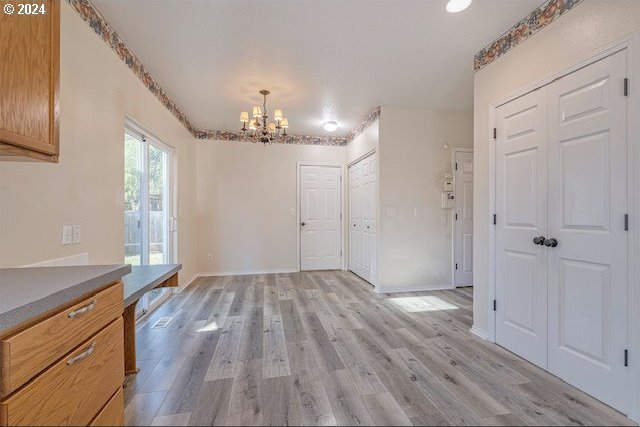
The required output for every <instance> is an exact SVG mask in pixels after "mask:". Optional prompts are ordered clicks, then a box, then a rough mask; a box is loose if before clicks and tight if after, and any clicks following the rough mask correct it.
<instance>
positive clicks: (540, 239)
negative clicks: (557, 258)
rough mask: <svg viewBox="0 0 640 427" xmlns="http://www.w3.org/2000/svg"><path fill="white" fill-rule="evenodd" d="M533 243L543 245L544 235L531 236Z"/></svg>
mask: <svg viewBox="0 0 640 427" xmlns="http://www.w3.org/2000/svg"><path fill="white" fill-rule="evenodd" d="M533 244H534V245H544V236H538V237H534V238H533Z"/></svg>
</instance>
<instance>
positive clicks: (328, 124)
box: [322, 121, 338, 132]
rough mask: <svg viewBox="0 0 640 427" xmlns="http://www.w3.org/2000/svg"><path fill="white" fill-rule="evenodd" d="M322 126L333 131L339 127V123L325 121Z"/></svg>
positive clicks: (328, 130)
mask: <svg viewBox="0 0 640 427" xmlns="http://www.w3.org/2000/svg"><path fill="white" fill-rule="evenodd" d="M322 127H323V128H324V130H326V131H327V132H333V131H335V130H336V129H338V123H336V122H333V121H331V122H324V125H322Z"/></svg>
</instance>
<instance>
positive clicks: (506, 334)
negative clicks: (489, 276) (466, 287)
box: [496, 88, 547, 368]
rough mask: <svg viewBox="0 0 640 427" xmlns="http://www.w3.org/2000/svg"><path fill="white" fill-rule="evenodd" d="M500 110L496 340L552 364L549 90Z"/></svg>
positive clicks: (531, 358)
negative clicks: (547, 242) (546, 239)
mask: <svg viewBox="0 0 640 427" xmlns="http://www.w3.org/2000/svg"><path fill="white" fill-rule="evenodd" d="M546 91H547V90H546V88H542V89H538V90H536V91H534V92H531V93H529V94H527V95H525V96H523V97H521V98H518V99H516V100H514V101H511V102H509V103H507V104H505V105H503V106H501V107H499V108H498V109H497V110H496V113H497V141H496V143H497V146H496V148H497V150H496V151H497V159H496V183H497V185H496V210H497V221H496V223H497V224H496V302H497V307H496V342H497V343H498V344H500V345H501V346H503V347H505V348H508V349H509V350H511V351H513V352H514V353H516V354H518V355H520V356H522V357H524V358H525V359H527V360H529V361H530V362H532V363H535V364H536V365H538V366H540V367H543V368H546V366H547V250H546V249H545V248H544V247H543V246H542V245H539V244H535V243H533V239H534V238H537V237H540V236H544V233H545V232H546V230H547V94H546Z"/></svg>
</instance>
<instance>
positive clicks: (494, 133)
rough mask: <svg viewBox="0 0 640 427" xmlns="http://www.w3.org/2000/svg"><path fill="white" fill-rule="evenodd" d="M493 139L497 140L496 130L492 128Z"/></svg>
mask: <svg viewBox="0 0 640 427" xmlns="http://www.w3.org/2000/svg"><path fill="white" fill-rule="evenodd" d="M493 139H498V129H497V128H493Z"/></svg>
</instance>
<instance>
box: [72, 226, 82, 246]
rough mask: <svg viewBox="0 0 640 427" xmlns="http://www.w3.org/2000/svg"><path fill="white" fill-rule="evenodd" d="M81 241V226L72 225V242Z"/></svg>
mask: <svg viewBox="0 0 640 427" xmlns="http://www.w3.org/2000/svg"><path fill="white" fill-rule="evenodd" d="M81 241H82V227H81V226H80V225H74V226H73V243H80V242H81Z"/></svg>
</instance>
